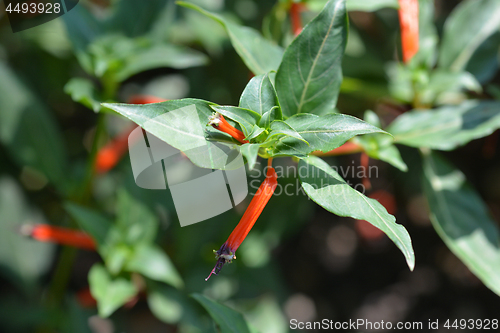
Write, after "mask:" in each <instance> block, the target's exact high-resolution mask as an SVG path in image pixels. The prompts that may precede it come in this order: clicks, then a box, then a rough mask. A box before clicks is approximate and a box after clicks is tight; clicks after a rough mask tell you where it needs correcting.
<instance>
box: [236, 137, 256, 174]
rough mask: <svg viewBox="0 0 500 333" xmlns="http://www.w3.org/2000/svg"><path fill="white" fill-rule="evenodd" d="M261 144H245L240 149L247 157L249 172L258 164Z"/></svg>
mask: <svg viewBox="0 0 500 333" xmlns="http://www.w3.org/2000/svg"><path fill="white" fill-rule="evenodd" d="M259 148H260V145H259V144H253V143H245V144H244V145H242V146H241V147H240V152H241V154H242V155H243V156H244V157H245V159H246V160H247V163H248V170H252V169H253V168H254V166H255V162H257V156H258V153H259Z"/></svg>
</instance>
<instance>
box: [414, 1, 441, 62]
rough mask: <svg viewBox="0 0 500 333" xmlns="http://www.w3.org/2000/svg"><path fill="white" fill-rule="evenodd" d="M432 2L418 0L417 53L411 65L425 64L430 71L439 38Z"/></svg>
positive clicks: (435, 55)
mask: <svg viewBox="0 0 500 333" xmlns="http://www.w3.org/2000/svg"><path fill="white" fill-rule="evenodd" d="M434 6H435V5H434V0H418V52H417V54H416V55H415V56H414V57H413V58H412V60H411V63H412V64H413V63H416V64H422V63H423V64H425V66H426V68H428V69H431V68H433V67H434V65H435V63H436V57H437V44H438V41H439V37H438V34H437V29H436V25H435V23H434Z"/></svg>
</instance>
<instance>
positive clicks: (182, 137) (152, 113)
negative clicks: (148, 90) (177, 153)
mask: <svg viewBox="0 0 500 333" xmlns="http://www.w3.org/2000/svg"><path fill="white" fill-rule="evenodd" d="M211 105H214V104H212V103H210V102H206V101H203V100H200V99H191V98H186V99H179V100H170V101H166V102H163V103H154V104H144V105H137V104H111V103H103V106H105V107H107V108H110V109H112V110H114V111H116V112H118V113H119V114H121V115H123V116H125V117H127V118H129V119H130V120H132V121H133V122H135V123H136V124H137V125H139V126H141V127H142V128H144V129H145V130H146V131H148V132H150V133H151V134H153V135H155V136H156V137H158V138H159V139H161V140H163V141H165V142H166V143H168V144H169V145H171V146H173V147H174V148H177V149H179V150H181V151H183V152H185V154H186V155H187V156H188V157H189V159H190V160H191V161H192V162H193V163H194V164H196V165H197V166H199V167H202V168H210V169H224V168H225V167H226V160H227V154H226V153H225V152H224V151H222V150H221V149H219V148H217V146H215V145H214V144H213V143H211V142H209V141H207V137H209V134H208V132H207V124H208V121H209V117H210V116H211V115H212V113H213V110H212V109H211V108H210V106H211ZM204 147H206V148H207V150H206V151H203V152H202V153H200V149H201V148H204Z"/></svg>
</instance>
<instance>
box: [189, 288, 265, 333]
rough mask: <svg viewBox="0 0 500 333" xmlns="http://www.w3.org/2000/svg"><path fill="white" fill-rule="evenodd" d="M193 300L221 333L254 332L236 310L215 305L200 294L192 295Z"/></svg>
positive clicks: (218, 304)
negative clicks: (206, 313)
mask: <svg viewBox="0 0 500 333" xmlns="http://www.w3.org/2000/svg"><path fill="white" fill-rule="evenodd" d="M192 296H193V298H194V299H195V300H197V301H198V303H200V304H201V305H202V306H203V307H204V308H205V310H207V312H208V313H209V314H210V316H211V317H212V319H213V320H214V321H215V322H216V323H217V326H218V327H219V329H220V332H222V333H234V332H238V333H251V332H256V331H255V329H252V328H251V327H250V325H249V324H248V323H247V322H246V320H245V318H244V317H243V315H242V314H241V313H239V312H237V311H236V310H233V309H231V308H230V307H227V306H225V305H223V304H220V303H217V302H215V301H213V300H211V299H210V298H208V297H205V296H203V295H200V294H193V295H192Z"/></svg>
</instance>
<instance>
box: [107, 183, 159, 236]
mask: <svg viewBox="0 0 500 333" xmlns="http://www.w3.org/2000/svg"><path fill="white" fill-rule="evenodd" d="M116 210H117V211H116V216H117V221H116V225H117V227H118V228H119V229H120V231H121V233H122V237H123V238H122V241H123V242H124V243H126V244H130V245H135V244H139V243H151V242H153V241H154V240H155V238H156V232H157V231H158V219H157V218H156V216H155V215H154V214H153V213H151V211H150V210H149V209H148V208H147V206H146V205H144V204H143V203H142V202H140V201H138V200H136V199H135V198H133V197H132V196H131V195H130V194H129V193H128V192H127V191H126V190H125V189H121V190H119V191H118V203H117V206H116Z"/></svg>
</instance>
